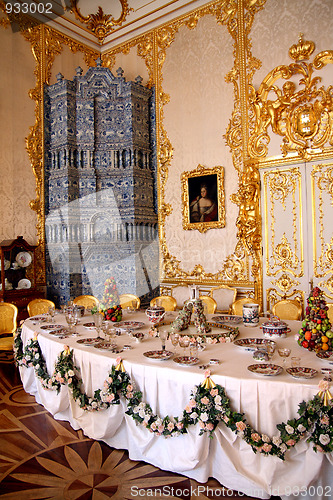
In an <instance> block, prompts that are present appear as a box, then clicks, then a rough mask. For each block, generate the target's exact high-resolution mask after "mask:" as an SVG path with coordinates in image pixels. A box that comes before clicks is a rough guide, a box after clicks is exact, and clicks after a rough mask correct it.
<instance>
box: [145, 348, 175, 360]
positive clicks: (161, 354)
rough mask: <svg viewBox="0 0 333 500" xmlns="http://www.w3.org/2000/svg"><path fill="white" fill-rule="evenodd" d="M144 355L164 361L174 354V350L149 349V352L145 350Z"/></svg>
mask: <svg viewBox="0 0 333 500" xmlns="http://www.w3.org/2000/svg"><path fill="white" fill-rule="evenodd" d="M143 355H144V356H145V357H146V358H149V359H153V360H158V361H162V360H166V359H170V358H171V357H172V356H173V352H172V351H163V350H160V351H147V352H144V353H143Z"/></svg>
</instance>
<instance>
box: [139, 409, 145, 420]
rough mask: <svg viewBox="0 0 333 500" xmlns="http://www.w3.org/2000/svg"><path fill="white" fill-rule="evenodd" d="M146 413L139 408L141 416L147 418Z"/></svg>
mask: <svg viewBox="0 0 333 500" xmlns="http://www.w3.org/2000/svg"><path fill="white" fill-rule="evenodd" d="M145 415H146V413H145V411H144V410H139V417H141V418H145Z"/></svg>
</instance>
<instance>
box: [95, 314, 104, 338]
mask: <svg viewBox="0 0 333 500" xmlns="http://www.w3.org/2000/svg"><path fill="white" fill-rule="evenodd" d="M93 317H94V323H95V327H96V330H97V337H100V333H101V327H102V323H103V316H102V314H100V313H96V314H94V316H93Z"/></svg>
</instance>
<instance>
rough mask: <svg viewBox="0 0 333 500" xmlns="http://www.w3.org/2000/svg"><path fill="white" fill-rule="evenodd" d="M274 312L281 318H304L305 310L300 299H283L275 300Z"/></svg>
mask: <svg viewBox="0 0 333 500" xmlns="http://www.w3.org/2000/svg"><path fill="white" fill-rule="evenodd" d="M272 313H273V314H274V316H278V317H279V318H280V319H296V320H300V319H302V315H303V310H302V305H301V303H300V301H299V300H297V299H295V300H291V299H283V300H279V301H278V302H275V304H274V305H273V306H272Z"/></svg>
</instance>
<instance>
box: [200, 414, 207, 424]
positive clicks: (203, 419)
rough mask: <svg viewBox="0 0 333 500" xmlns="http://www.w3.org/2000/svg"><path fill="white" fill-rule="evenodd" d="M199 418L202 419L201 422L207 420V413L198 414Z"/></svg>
mask: <svg viewBox="0 0 333 500" xmlns="http://www.w3.org/2000/svg"><path fill="white" fill-rule="evenodd" d="M200 420H202V422H207V420H208V415H207V413H206V412H204V413H201V415H200Z"/></svg>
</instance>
